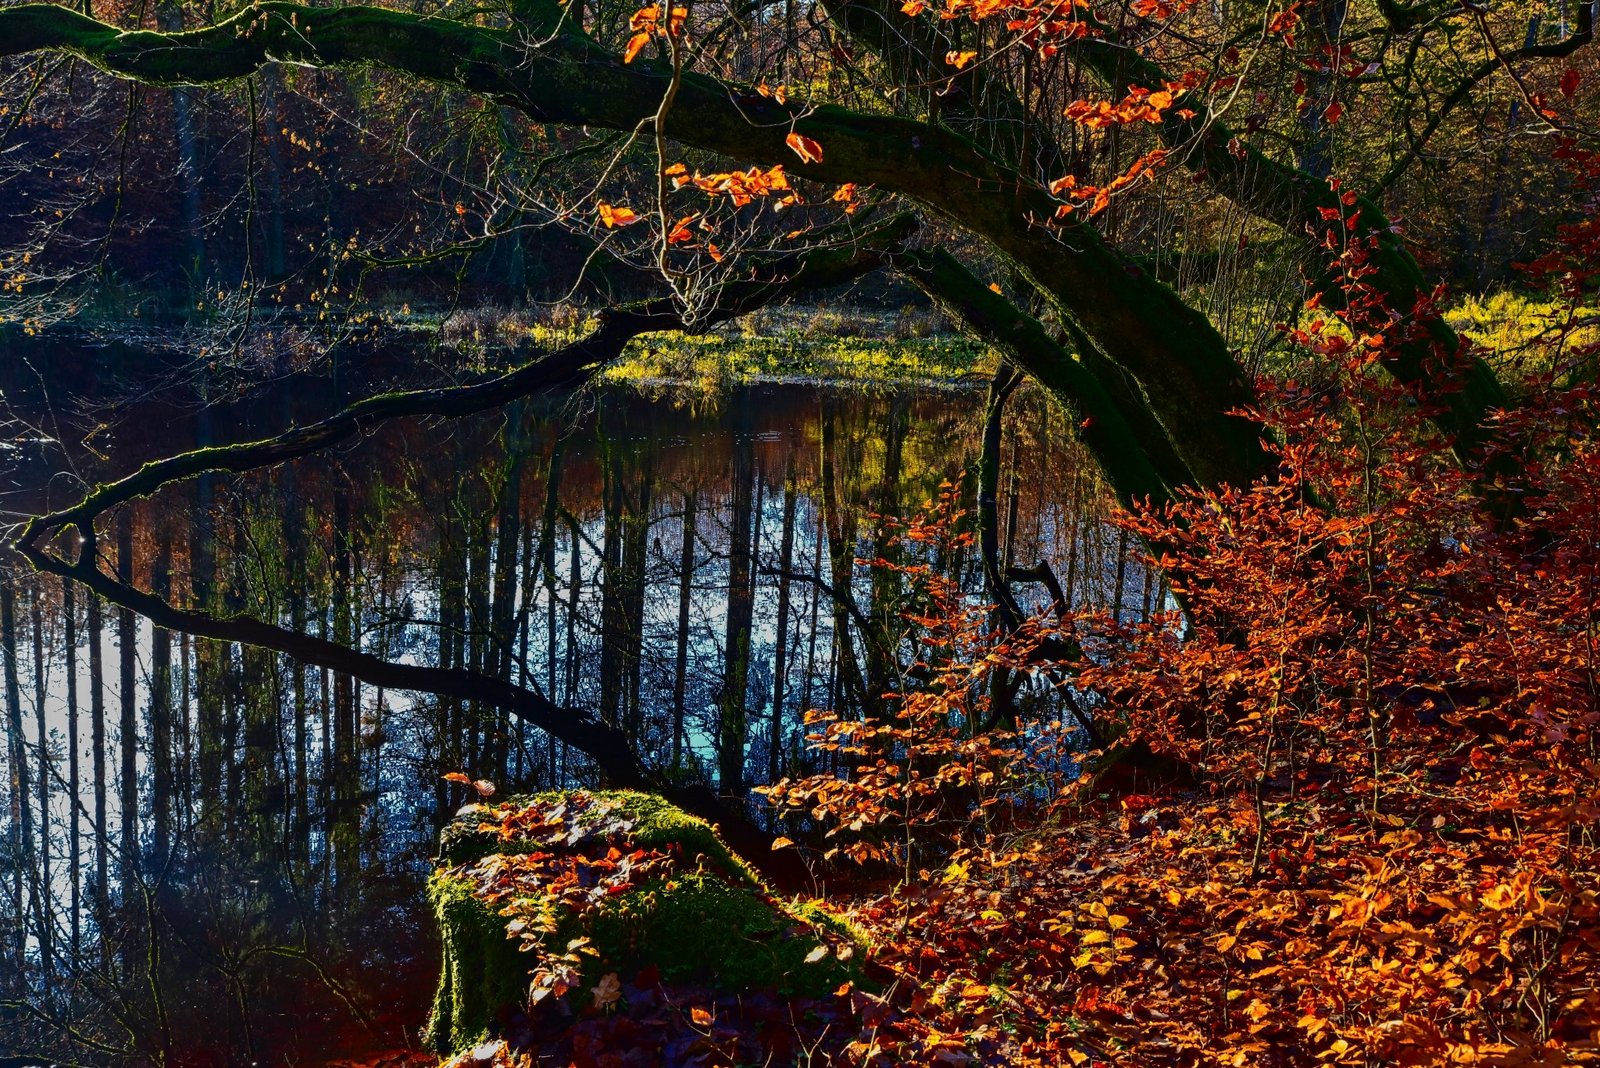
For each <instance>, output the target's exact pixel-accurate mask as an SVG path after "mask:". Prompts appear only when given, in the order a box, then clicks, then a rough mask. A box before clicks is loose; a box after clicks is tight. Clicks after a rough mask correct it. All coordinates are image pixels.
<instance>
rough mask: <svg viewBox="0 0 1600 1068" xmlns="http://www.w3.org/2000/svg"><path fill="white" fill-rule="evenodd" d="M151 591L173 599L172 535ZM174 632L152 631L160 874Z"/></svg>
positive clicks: (154, 807) (164, 534) (166, 844)
mask: <svg viewBox="0 0 1600 1068" xmlns="http://www.w3.org/2000/svg"><path fill="white" fill-rule="evenodd" d="M150 591H151V592H152V593H154V594H155V595H156V596H157V597H162V598H167V597H171V596H172V533H171V531H170V529H168V528H167V527H165V526H163V527H162V528H161V529H160V530H159V531H158V532H157V533H156V551H155V557H154V559H153V561H152V563H151V565H150ZM173 756H174V754H173V747H172V632H171V631H169V630H167V629H166V628H165V627H154V628H152V633H151V638H150V824H151V851H150V854H151V864H150V868H151V870H153V871H160V870H161V869H162V868H163V866H165V864H166V862H167V859H168V858H169V857H170V856H171V853H172V779H173V775H172V762H173Z"/></svg>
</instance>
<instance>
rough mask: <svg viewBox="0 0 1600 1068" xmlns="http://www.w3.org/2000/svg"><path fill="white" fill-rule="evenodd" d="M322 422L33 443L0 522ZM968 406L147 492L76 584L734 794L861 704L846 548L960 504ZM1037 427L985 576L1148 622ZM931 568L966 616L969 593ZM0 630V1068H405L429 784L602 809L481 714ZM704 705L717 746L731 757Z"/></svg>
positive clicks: (231, 666) (804, 390) (862, 591)
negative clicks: (515, 700) (197, 614)
mask: <svg viewBox="0 0 1600 1068" xmlns="http://www.w3.org/2000/svg"><path fill="white" fill-rule="evenodd" d="M324 406H325V399H324V398H308V397H306V396H303V395H302V396H296V395H290V394H285V395H283V396H280V397H276V398H273V399H270V400H269V401H267V402H265V403H256V404H252V405H250V406H248V407H245V408H242V409H238V410H225V411H223V412H220V413H218V412H213V413H210V414H209V415H196V414H194V413H188V412H183V411H179V410H175V409H162V408H156V407H154V406H150V407H148V408H143V409H142V408H139V407H137V406H134V407H129V408H125V409H123V410H122V411H120V412H119V413H117V414H116V416H115V417H113V418H111V419H110V420H108V421H107V422H106V424H105V425H98V424H95V423H94V422H93V421H91V422H89V423H83V422H82V421H78V422H74V421H71V420H67V421H64V422H63V421H56V422H46V421H43V420H36V422H35V425H36V426H41V427H44V432H42V433H40V432H35V433H33V434H31V436H30V435H22V437H25V438H27V440H24V441H21V442H20V443H19V444H18V445H17V446H16V447H14V448H13V449H12V451H11V452H10V453H9V454H8V463H9V470H8V471H7V473H6V477H5V478H4V479H3V484H4V487H5V489H6V494H5V497H4V500H3V503H0V507H3V509H4V511H5V512H6V513H8V514H9V515H10V516H12V517H14V516H17V515H25V514H27V513H29V512H31V511H35V510H37V509H40V508H42V507H50V506H57V507H59V506H60V505H62V504H64V503H67V502H68V501H70V500H71V499H72V497H73V496H74V495H75V494H76V492H77V491H78V490H79V489H81V487H82V485H83V484H84V483H85V481H95V480H100V479H104V478H106V477H110V476H115V475H119V474H122V473H125V472H126V471H128V470H131V469H132V468H133V466H135V465H136V464H137V463H138V462H139V461H142V460H144V459H147V458H150V457H152V456H156V455H162V454H164V453H170V452H174V451H180V450H182V449H185V448H190V447H193V446H194V445H196V444H198V443H201V442H203V441H222V440H236V439H240V438H247V437H249V436H252V435H256V434H261V433H267V432H270V431H271V430H273V429H275V428H277V427H281V426H283V425H286V424H287V422H288V421H290V420H291V419H295V418H297V417H298V418H300V421H302V422H303V421H305V419H306V418H307V417H308V413H310V414H311V415H314V414H315V411H316V409H317V408H318V407H324ZM982 406H983V397H982V394H981V393H980V392H976V391H969V390H902V391H889V392H874V393H862V392H845V391H838V390H832V389H828V388H824V387H816V386H773V385H757V386H750V387H745V388H740V389H737V390H734V391H732V392H730V393H729V394H727V395H725V396H721V397H716V398H707V397H704V396H701V395H693V396H690V395H684V394H678V393H673V392H671V391H664V392H661V393H659V394H656V395H649V396H647V395H641V394H640V393H637V392H633V391H623V390H599V391H595V392H590V393H586V394H584V395H583V396H581V397H578V398H573V399H568V400H564V401H562V402H560V403H546V402H540V403H533V402H529V403H526V404H523V405H521V406H517V407H514V408H512V409H510V410H508V411H505V412H500V413H496V414H494V415H491V416H484V417H480V418H473V419H468V420H461V421H457V422H437V421H433V422H398V423H392V424H389V425H386V426H384V427H382V428H380V429H379V430H377V431H376V432H374V433H372V434H371V435H370V436H368V437H367V438H365V439H364V440H362V441H360V442H358V443H355V444H352V445H349V446H347V447H345V448H343V449H340V450H338V451H337V452H335V453H333V454H330V455H323V456H318V457H315V458H311V459H307V460H302V461H298V462H296V463H293V464H289V465H285V466H282V467H279V468H276V469H274V470H271V471H268V472H263V473H258V474H254V475H250V476H244V477H239V478H234V477H221V476H212V477H206V478H202V479H200V480H197V481H194V482H190V483H186V484H181V485H177V486H173V487H169V488H168V489H166V490H163V491H162V492H161V493H159V494H158V495H157V496H155V497H154V498H151V499H148V500H144V501H140V502H137V503H135V504H134V505H131V506H129V507H127V508H125V509H123V510H122V511H121V512H120V513H118V514H117V515H116V516H115V517H114V518H112V519H110V520H109V522H108V523H107V525H106V527H105V528H104V529H103V530H102V534H101V545H100V551H101V552H102V554H104V558H105V566H106V567H107V569H108V570H109V569H112V568H115V569H116V570H117V571H118V572H119V573H121V574H122V575H124V576H125V577H128V578H131V579H132V581H133V582H135V583H136V584H137V585H139V586H141V587H144V588H146V589H150V590H153V591H155V592H157V593H160V594H162V595H163V596H167V597H170V598H172V599H173V600H176V601H179V602H182V603H185V604H190V605H196V606H202V607H206V608H208V609H209V610H211V611H215V612H219V613H223V614H237V613H247V614H250V615H253V616H257V617H263V618H267V619H270V620H272V621H275V622H277V623H279V624H281V625H283V626H286V627H289V628H291V629H293V630H296V631H301V632H306V633H311V634H316V635H319V636H323V637H328V638H331V639H334V640H336V641H339V642H341V643H344V644H346V645H349V646H352V647H358V648H360V649H361V650H363V651H365V652H368V653H372V654H374V655H377V656H381V657H384V658H386V659H390V660H395V661H401V662H408V663H418V664H426V665H430V666H442V667H457V668H467V669H470V670H472V671H476V672H482V673H485V674H487V675H489V676H492V677H495V678H499V679H502V680H505V681H508V682H513V683H516V684H519V685H523V686H528V687H531V688H536V689H538V690H539V691H540V692H542V693H544V694H546V695H547V696H549V697H550V698H552V699H553V700H555V701H557V702H558V703H560V704H562V705H565V706H573V707H581V708H588V709H593V710H596V711H598V712H599V713H600V714H601V715H602V716H603V717H605V718H606V719H607V721H608V722H612V723H616V724H619V725H621V726H622V727H623V728H624V729H625V730H626V731H627V733H628V735H629V736H630V737H631V738H632V739H633V740H634V745H635V747H636V749H637V751H638V752H639V753H640V755H641V757H642V759H643V760H644V761H645V763H646V764H647V765H649V766H651V767H654V768H672V769H676V770H675V771H674V772H673V773H674V774H676V775H680V776H683V777H686V778H699V779H702V780H704V781H707V782H712V783H716V782H718V781H724V782H725V781H726V779H727V777H728V776H729V775H730V774H731V775H735V776H740V777H742V785H745V786H748V785H751V784H757V783H763V782H767V781H771V779H772V778H773V777H775V776H781V775H785V774H789V773H791V772H794V771H802V770H804V769H805V767H806V763H805V762H806V760H807V755H806V752H805V749H804V746H803V744H802V741H801V735H802V730H801V727H800V720H801V714H802V712H803V710H804V709H807V708H812V707H828V708H850V707H855V706H858V705H859V703H860V702H861V701H862V700H863V699H864V697H863V695H864V694H870V693H871V692H873V690H874V688H875V687H882V686H883V685H885V681H886V680H885V678H884V677H883V676H884V674H885V672H886V671H889V670H891V669H890V668H889V667H886V662H887V661H892V660H893V656H892V651H891V653H890V654H887V655H886V654H885V653H884V638H883V634H892V633H894V628H895V627H896V626H897V625H898V624H897V622H896V612H897V607H896V603H895V600H894V598H895V590H894V588H893V584H892V583H884V582H882V581H874V576H873V574H872V572H871V571H870V569H868V568H867V567H865V566H864V565H863V564H861V563H860V562H859V560H858V558H872V557H876V556H879V555H882V554H883V552H885V551H886V545H885V544H884V543H883V542H882V541H881V535H880V534H879V532H878V526H877V524H876V522H875V520H874V516H876V515H897V514H898V515H908V514H911V513H913V512H915V511H917V510H919V509H920V508H921V507H922V506H923V505H924V503H925V502H927V501H928V500H929V499H930V498H931V497H933V496H934V495H935V494H936V493H937V491H938V488H939V486H940V484H941V483H942V482H943V481H945V480H955V481H958V482H959V481H962V480H966V481H967V483H968V484H970V482H971V476H970V474H969V472H971V471H973V470H975V469H976V465H977V459H978V449H979V447H980V437H981V424H982ZM1063 419H1064V417H1063V416H1062V415H1061V414H1060V413H1059V412H1057V411H1056V410H1054V409H1053V408H1051V407H1050V406H1049V405H1048V404H1046V403H1044V402H1041V401H1037V400H1030V399H1028V398H1027V397H1025V396H1024V397H1021V398H1018V399H1016V400H1014V401H1013V402H1012V409H1011V410H1010V412H1009V413H1008V416H1007V429H1006V434H1005V438H1004V446H1003V449H1002V461H1003V471H1004V475H1003V478H1002V482H1001V489H1002V493H1001V501H1000V517H1001V522H1002V535H1001V536H1002V543H1003V545H1004V546H1005V550H1004V551H1005V553H1006V554H1007V556H1008V558H1009V559H1010V560H1011V561H1013V562H1015V563H1017V564H1021V565H1031V564H1033V563H1034V562H1036V561H1038V560H1046V561H1049V562H1050V564H1051V565H1052V566H1053V568H1054V570H1055V571H1056V573H1057V575H1059V576H1060V577H1061V580H1062V582H1063V583H1064V585H1065V586H1066V587H1067V589H1068V591H1069V595H1070V597H1071V598H1072V600H1073V601H1074V603H1075V604H1079V605H1082V604H1095V605H1104V606H1106V607H1109V608H1112V609H1113V610H1116V611H1119V612H1120V613H1122V614H1123V615H1124V616H1127V615H1130V614H1139V615H1142V614H1147V613H1148V612H1150V611H1151V610H1152V608H1153V607H1155V606H1156V605H1157V604H1158V603H1159V602H1161V601H1162V600H1164V595H1163V592H1162V590H1161V587H1160V585H1159V582H1158V581H1157V580H1156V579H1155V578H1154V577H1153V576H1150V575H1148V574H1147V573H1146V571H1145V570H1144V569H1143V567H1142V566H1141V565H1140V563H1139V561H1138V560H1137V558H1136V554H1134V553H1132V552H1130V550H1129V546H1128V545H1127V543H1126V540H1125V539H1124V538H1122V537H1120V536H1119V535H1118V534H1117V532H1115V531H1114V530H1111V529H1110V528H1108V527H1107V526H1105V525H1104V524H1103V522H1102V521H1101V518H1100V517H1101V515H1102V514H1103V512H1102V509H1103V504H1102V495H1101V492H1100V490H1099V489H1098V488H1097V486H1096V485H1095V483H1094V481H1093V479H1092V477H1091V476H1090V475H1089V473H1088V471H1087V470H1086V468H1085V467H1084V465H1083V463H1082V461H1081V459H1080V457H1079V456H1078V454H1077V453H1076V451H1075V450H1074V449H1072V448H1071V447H1070V446H1068V445H1066V444H1065V442H1066V440H1067V438H1068V434H1067V432H1066V430H1067V428H1066V427H1065V425H1064V422H1063ZM86 433H88V434H89V435H90V436H89V439H88V442H87V444H85V445H76V444H74V445H71V446H63V445H58V444H55V443H54V442H53V441H50V440H40V439H41V438H43V439H50V438H53V437H59V438H60V439H61V440H63V441H69V442H76V441H79V440H81V439H82V438H83V436H84V435H85V434H86ZM941 566H944V567H946V568H947V569H948V570H949V571H950V572H951V573H952V574H954V575H956V576H958V577H959V578H960V579H961V581H962V582H963V584H964V586H965V587H966V588H968V589H970V590H971V591H972V592H973V594H974V596H982V593H983V582H982V571H981V566H980V562H979V561H978V560H977V559H976V558H975V557H972V558H957V559H950V560H944V561H941ZM4 594H5V598H4V599H5V605H4V606H3V607H4V608H5V612H4V616H5V618H4V620H3V622H4V635H3V637H4V644H5V654H6V659H5V667H6V679H5V682H6V701H7V717H6V737H7V742H8V744H7V751H6V758H7V770H8V776H7V786H6V791H7V793H6V796H7V800H8V805H9V811H8V814H7V816H6V819H5V826H6V828H7V834H6V838H5V842H4V845H3V849H4V852H3V853H0V874H3V875H4V877H5V886H4V887H3V888H0V935H3V936H4V940H5V944H4V946H3V947H0V952H3V954H4V955H3V957H0V960H3V961H4V963H3V964H0V1058H3V1057H5V1056H6V1055H8V1054H9V1055H21V1054H24V1053H39V1054H49V1055H54V1056H56V1057H59V1058H60V1059H63V1060H66V1059H73V1060H78V1061H83V1062H95V1063H100V1062H115V1061H123V1062H141V1061H153V1062H154V1061H164V1062H165V1063H168V1064H196V1065H200V1064H218V1065H221V1064H248V1063H262V1064H290V1063H323V1062H324V1061H325V1060H326V1059H327V1058H328V1056H329V1055H330V1051H333V1050H352V1049H361V1048H373V1047H376V1048H384V1047H403V1046H405V1045H406V1044H407V1043H408V1035H409V1036H411V1038H410V1039H409V1041H414V1035H415V1032H416V1030H417V1029H418V1027H419V1026H420V1024H421V1022H422V1016H423V1013H424V1012H425V1004H426V999H427V995H428V993H429V988H430V986H431V983H432V980H433V968H434V952H435V951H434V947H433V946H432V945H431V942H430V939H431V937H432V931H431V922H430V920H429V918H428V917H427V916H426V915H425V910H424V904H423V896H422V884H423V881H424V880H425V878H426V875H427V871H428V867H429V860H430V857H431V855H432V851H433V843H434V839H435V835H436V833H437V830H438V828H439V826H440V824H441V821H442V820H443V819H444V818H446V817H447V816H448V815H449V813H450V812H452V811H453V810H454V809H455V807H457V806H458V805H460V804H461V803H462V801H463V800H464V797H463V796H462V792H461V789H460V788H459V787H456V786H454V785H452V784H448V783H445V782H444V781H443V780H441V778H440V775H441V774H442V773H444V772H447V771H455V770H463V771H467V772H468V773H470V774H471V775H473V776H474V777H477V776H483V777H486V778H489V779H491V780H493V781H494V782H496V783H497V784H499V785H500V788H501V791H502V792H508V791H514V790H527V789H539V788H547V787H562V786H569V785H573V784H581V783H586V782H591V781H593V774H592V769H591V768H590V767H589V766H588V764H587V763H586V762H585V761H584V760H583V759H582V757H581V756H580V755H579V754H576V753H574V752H570V751H568V750H567V749H566V747H564V746H562V745H561V744H559V743H558V742H553V741H552V740H550V739H549V738H547V737H546V736H545V735H544V734H543V733H542V732H541V731H539V730H537V729H534V728H529V727H525V726H523V725H521V724H519V723H518V722H516V721H514V720H512V719H510V718H509V717H507V716H506V715H505V714H504V713H503V712H501V711H500V710H498V709H496V708H494V707H492V706H489V705H487V704H482V705H480V704H478V703H476V702H472V701H451V700H445V699H440V698H437V697H431V696H426V695H416V694H410V693H398V692H393V691H385V690H383V689H379V688H375V687H372V686H367V685H363V684H361V683H360V682H358V681H356V680H354V679H352V678H349V677H347V676H342V675H339V674H337V673H330V672H329V671H327V670H322V669H314V668H306V667H304V666H303V665H300V664H297V663H295V662H294V661H293V660H291V659H289V658H288V657H286V656H283V655H279V654H276V653H272V652H269V651H266V650H262V649H258V648H251V647H240V646H236V645H226V644H223V643H218V642H213V641H210V640H205V639H193V638H190V637H188V636H186V635H183V634H178V633H171V632H168V631H166V630H163V629H161V628H159V627H153V626H152V625H151V624H150V623H149V622H148V621H147V620H143V619H141V618H139V617H137V616H135V615H133V614H132V613H129V612H127V611H125V610H122V609H118V608H116V607H114V606H111V605H104V604H100V603H98V602H97V601H96V599H95V598H94V597H92V596H91V595H90V594H89V593H88V592H87V591H86V590H84V589H82V588H76V589H68V588H67V587H66V586H64V585H63V584H62V583H61V582H60V581H59V580H57V579H55V578H53V577H46V578H41V577H39V576H34V575H31V574H29V573H27V572H26V570H25V569H18V568H15V567H12V568H11V569H10V570H7V571H6V572H5V573H4ZM889 645H890V646H892V645H893V639H892V638H891V639H890V640H889ZM730 649H733V650H734V651H735V654H736V655H734V656H730V655H729V650H730ZM730 694H739V695H741V699H742V706H740V707H741V708H742V712H743V719H744V723H745V730H744V732H743V737H742V738H735V739H734V741H732V742H729V741H728V740H727V738H728V732H726V731H724V730H723V727H722V724H723V723H724V722H725V721H726V715H725V709H726V708H727V706H728V705H729V704H730V700H731V699H730V696H729V695H730ZM733 703H734V704H736V705H737V704H738V702H733ZM730 753H734V754H737V755H734V756H731V757H730Z"/></svg>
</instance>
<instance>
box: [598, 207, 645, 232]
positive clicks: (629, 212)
mask: <svg viewBox="0 0 1600 1068" xmlns="http://www.w3.org/2000/svg"><path fill="white" fill-rule="evenodd" d="M595 210H596V211H598V212H599V213H600V221H601V222H602V223H604V224H605V226H606V229H607V230H611V229H615V228H616V227H619V226H632V225H633V224H634V223H636V222H638V221H639V213H638V212H636V211H634V210H633V209H632V208H629V207H626V206H623V205H620V204H619V205H617V206H615V207H613V206H612V205H610V204H607V203H606V202H605V201H603V200H602V201H601V202H600V203H599V204H597V205H595Z"/></svg>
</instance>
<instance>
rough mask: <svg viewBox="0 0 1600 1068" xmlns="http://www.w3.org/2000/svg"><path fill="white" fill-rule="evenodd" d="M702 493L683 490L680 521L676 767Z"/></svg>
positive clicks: (674, 677) (678, 765) (681, 742)
mask: <svg viewBox="0 0 1600 1068" xmlns="http://www.w3.org/2000/svg"><path fill="white" fill-rule="evenodd" d="M699 503H700V495H699V492H698V490H697V489H696V488H695V487H693V486H689V487H686V488H685V489H684V491H683V517H682V519H681V520H680V521H679V527H680V533H681V538H680V543H679V549H678V626H677V638H676V641H675V643H674V645H675V650H674V654H673V658H672V769H673V770H674V771H679V770H681V769H682V768H683V747H684V740H685V739H684V715H685V712H686V711H687V701H688V683H689V610H690V608H691V606H692V605H693V603H694V583H695V572H696V570H697V566H696V564H697V560H696V532H695V528H696V524H697V522H698V519H699Z"/></svg>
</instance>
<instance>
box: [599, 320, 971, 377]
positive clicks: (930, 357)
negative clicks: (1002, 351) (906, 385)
mask: <svg viewBox="0 0 1600 1068" xmlns="http://www.w3.org/2000/svg"><path fill="white" fill-rule="evenodd" d="M996 359H997V357H996V355H995V353H994V351H993V350H992V349H990V348H989V347H988V346H986V345H983V344H981V343H979V342H977V341H973V340H972V339H970V338H966V337H962V336H959V335H954V334H941V335H935V336H931V337H910V338H887V337H884V338H878V337H834V336H826V335H822V336H811V335H807V334H803V333H798V332H787V333H784V334H780V335H776V336H759V337H747V336H734V335H728V334H701V335H690V334H652V335H650V336H648V337H644V338H640V339H639V340H637V341H635V342H633V344H631V345H629V346H628V349H627V351H626V353H624V355H623V358H622V360H621V361H620V362H618V363H617V364H615V365H613V366H612V367H611V368H610V369H609V370H608V371H607V373H606V377H607V378H608V379H609V380H611V381H613V382H632V383H641V382H660V381H671V382H685V383H689V384H693V385H701V386H717V385H724V384H731V383H735V382H741V381H751V380H754V379H761V378H769V379H770V378H805V379H820V380H843V381H850V382H868V383H888V382H928V381H953V380H956V379H959V378H962V377H964V376H966V375H972V374H985V375H986V374H989V373H991V372H992V371H993V369H994V366H995V360H996Z"/></svg>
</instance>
